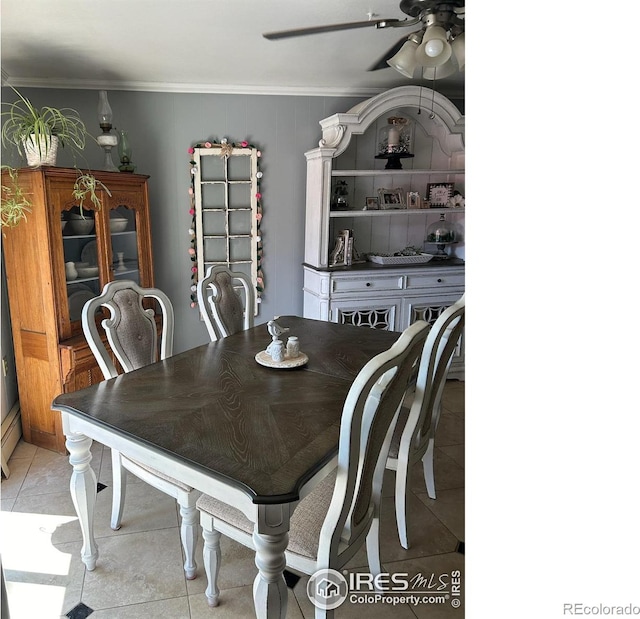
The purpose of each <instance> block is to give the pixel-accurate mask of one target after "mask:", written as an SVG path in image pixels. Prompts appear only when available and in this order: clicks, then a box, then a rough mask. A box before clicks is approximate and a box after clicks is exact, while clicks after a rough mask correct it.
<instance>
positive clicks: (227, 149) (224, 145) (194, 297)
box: [187, 138, 264, 307]
mask: <svg viewBox="0 0 640 619" xmlns="http://www.w3.org/2000/svg"><path fill="white" fill-rule="evenodd" d="M213 147H216V148H220V150H221V153H220V156H221V157H228V156H229V155H231V153H232V151H233V149H234V148H256V146H254V145H253V144H250V143H249V142H247V140H242V142H238V143H235V142H229V141H228V140H227V139H226V138H222V140H220V143H218V142H217V141H216V140H215V139H214V140H213V141H212V142H198V143H197V144H194V145H193V146H191V147H190V148H189V149H188V151H187V152H188V153H189V155H193V153H195V149H196V148H213ZM256 156H257V158H258V159H257V168H258V171H257V173H256V185H257V192H256V200H257V209H256V221H257V230H258V252H257V254H258V255H257V279H256V301H257V302H258V303H260V302H261V300H262V293H263V292H264V274H263V272H262V235H261V234H260V224H261V222H262V193H261V192H260V181H261V179H262V172H261V171H260V157H262V152H261V151H260V150H256ZM189 165H190V171H191V185H190V187H189V215H191V227H190V228H189V236H190V237H191V244H190V247H189V257H190V258H191V263H192V264H191V307H196V306H197V305H198V294H197V291H198V256H197V251H196V226H197V221H196V195H195V184H196V179H195V175H196V172H197V169H196V167H195V165H196V162H195V161H194V160H193V158H192V157H191V158H190V160H189Z"/></svg>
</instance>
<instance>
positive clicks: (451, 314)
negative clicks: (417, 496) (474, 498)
mask: <svg viewBox="0 0 640 619" xmlns="http://www.w3.org/2000/svg"><path fill="white" fill-rule="evenodd" d="M464 315H465V295H462V297H461V298H460V299H459V300H458V301H456V303H454V304H453V305H451V306H450V307H448V308H447V309H445V310H444V311H443V312H442V313H441V314H440V316H438V318H437V320H436V321H435V322H434V323H433V325H432V327H431V329H430V331H429V335H428V336H427V340H426V342H425V345H424V351H423V353H422V359H421V361H420V366H419V369H418V376H417V380H416V383H415V391H414V390H413V387H412V388H411V390H410V391H409V392H408V394H410V395H412V396H413V401H412V402H411V403H410V406H406V405H405V406H403V407H402V408H401V409H400V415H399V418H398V422H397V424H396V428H395V431H394V434H393V438H392V440H391V447H390V448H389V456H388V458H387V464H386V468H387V469H390V470H393V471H395V474H396V479H395V507H396V523H397V526H398V536H399V537H400V543H401V544H402V546H403V547H404V548H409V537H408V529H407V488H408V487H409V484H410V474H411V470H412V468H413V466H414V465H415V464H416V463H417V462H419V461H420V460H422V465H423V471H424V478H425V484H426V487H427V494H428V495H429V497H430V498H432V499H435V498H436V485H435V478H434V472H433V451H434V443H435V435H436V430H437V428H438V422H439V420H440V411H441V401H442V392H443V390H444V387H445V383H446V380H447V373H448V371H449V367H450V365H451V360H452V359H453V355H454V352H455V349H456V346H457V345H458V342H459V340H460V337H461V335H462V331H463V329H464Z"/></svg>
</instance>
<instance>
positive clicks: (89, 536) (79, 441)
mask: <svg viewBox="0 0 640 619" xmlns="http://www.w3.org/2000/svg"><path fill="white" fill-rule="evenodd" d="M91 443H92V441H91V439H90V438H88V437H87V436H85V435H84V434H68V435H67V441H66V443H65V444H66V447H67V449H68V450H69V463H70V464H71V465H72V466H73V473H72V474H71V483H70V484H69V487H70V490H71V499H72V500H73V505H74V507H75V508H76V513H77V514H78V519H79V521H80V529H81V530H82V540H83V543H82V550H81V551H80V556H81V558H82V562H83V563H84V564H85V565H86V566H87V569H88V570H89V571H92V570H94V569H95V567H96V561H97V559H98V545H97V544H96V540H95V539H94V537H93V513H94V510H95V506H96V494H97V480H96V475H95V473H94V472H93V469H92V468H91V458H92V456H91Z"/></svg>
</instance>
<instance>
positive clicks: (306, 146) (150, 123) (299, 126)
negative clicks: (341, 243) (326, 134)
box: [1, 88, 464, 406]
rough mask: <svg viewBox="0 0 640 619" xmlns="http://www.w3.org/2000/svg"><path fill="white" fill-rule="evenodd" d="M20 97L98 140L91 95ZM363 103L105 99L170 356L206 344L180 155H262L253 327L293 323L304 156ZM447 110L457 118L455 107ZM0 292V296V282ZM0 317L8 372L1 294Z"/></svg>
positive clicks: (43, 92) (64, 161)
mask: <svg viewBox="0 0 640 619" xmlns="http://www.w3.org/2000/svg"><path fill="white" fill-rule="evenodd" d="M19 90H20V91H21V92H22V93H23V94H24V95H25V96H27V97H28V98H29V99H31V101H32V102H33V103H34V105H36V106H42V105H49V106H52V107H72V108H74V109H76V110H77V111H78V112H79V114H80V116H81V117H82V119H83V120H84V121H85V123H86V125H87V128H88V129H89V131H90V132H92V133H93V134H94V135H97V134H98V133H100V129H99V127H98V121H97V105H98V92H97V91H96V90H65V89H33V88H20V89H19ZM364 98H365V97H312V96H309V97H307V96H269V95H215V94H185V93H160V92H158V93H154V92H125V91H109V103H110V105H111V108H112V109H113V117H114V118H113V122H114V126H115V127H117V128H119V129H124V130H126V131H127V132H128V134H129V137H130V142H131V146H132V151H133V153H132V159H133V162H134V163H135V165H136V172H139V173H141V174H148V175H149V176H150V180H149V191H150V197H151V228H152V239H153V257H154V270H155V278H156V285H157V286H158V287H159V288H161V289H162V290H164V291H165V292H166V293H167V294H168V295H169V298H170V299H171V301H172V303H173V305H174V308H175V313H176V334H175V344H174V351H175V352H176V353H178V352H181V351H183V350H187V349H189V348H193V347H195V346H198V345H200V344H203V343H205V342H207V341H208V335H207V331H206V328H205V327H204V324H203V323H202V322H201V320H200V319H199V314H198V310H197V309H192V308H191V307H190V303H191V298H190V294H191V292H190V286H191V277H190V267H191V261H190V259H189V255H188V253H187V252H188V248H189V246H190V244H189V242H190V237H189V235H188V229H189V227H190V225H191V216H190V215H189V213H188V210H189V196H188V193H187V191H188V188H189V183H190V174H189V164H188V162H189V156H188V153H187V149H188V148H189V147H190V146H191V145H193V144H194V143H195V142H201V141H205V140H207V139H211V138H217V139H221V138H222V137H227V138H228V139H229V140H230V141H242V140H244V139H246V140H248V141H249V142H251V143H252V144H255V145H256V146H258V147H259V148H260V149H261V151H262V159H261V163H260V169H261V170H262V172H263V173H264V177H263V179H262V181H261V184H260V189H261V192H262V194H263V199H262V204H263V211H264V218H263V220H262V224H261V232H262V237H263V246H264V258H263V263H262V264H263V270H264V276H265V292H264V295H263V302H262V304H261V307H260V314H259V315H258V317H257V320H256V323H257V324H261V323H263V322H266V321H267V320H269V319H270V318H272V317H273V316H274V315H286V314H297V315H301V314H302V268H301V264H302V260H303V255H304V252H303V244H304V209H305V187H306V161H305V158H304V153H305V151H307V150H310V149H311V148H315V147H316V146H317V145H318V140H319V139H320V126H319V124H318V122H319V121H320V120H321V119H323V118H326V117H327V116H330V115H331V114H334V113H336V112H346V111H347V110H349V108H351V107H352V106H353V105H355V104H356V103H358V102H360V101H362V100H363V99H364ZM14 99H15V94H14V93H13V92H12V91H11V90H10V89H9V88H2V100H3V101H12V100H14ZM456 103H458V104H459V106H460V108H461V111H462V112H463V113H464V109H463V107H462V105H463V102H456ZM2 155H3V158H2V162H3V163H6V164H12V165H16V166H20V165H23V163H22V162H21V161H20V160H17V159H16V158H15V155H14V154H13V153H11V152H4V151H3V153H2ZM84 156H85V159H81V160H78V161H76V162H74V160H73V159H72V157H71V155H70V154H69V153H68V152H66V151H64V149H63V150H62V151H60V152H59V156H58V165H60V166H72V165H74V163H75V164H77V165H78V166H79V167H90V168H94V169H99V168H100V166H101V163H102V159H103V155H102V151H101V149H100V147H99V146H98V145H97V144H88V145H87V148H86V149H85V152H84ZM114 161H117V154H116V155H115V156H114ZM21 225H24V224H21ZM26 225H28V222H27V224H26ZM2 285H3V287H4V278H3V282H2ZM3 292H4V291H3ZM1 310H2V315H1V320H2V336H3V337H2V340H3V342H2V349H3V353H4V354H7V353H9V354H8V357H9V364H10V366H11V365H12V361H13V359H12V357H13V355H12V354H11V352H12V351H11V343H10V339H11V338H10V334H9V328H8V314H9V312H8V308H7V305H6V295H5V294H3V295H2V308H1ZM7 348H8V349H9V350H8V351H7ZM10 374H14V372H11V371H10ZM6 397H7V400H8V404H9V406H11V404H12V403H13V402H14V401H15V399H16V398H17V393H15V380H9V381H8V383H7V394H6Z"/></svg>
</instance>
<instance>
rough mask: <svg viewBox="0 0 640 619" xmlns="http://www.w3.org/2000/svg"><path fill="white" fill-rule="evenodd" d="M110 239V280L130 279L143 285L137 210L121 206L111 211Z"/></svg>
mask: <svg viewBox="0 0 640 619" xmlns="http://www.w3.org/2000/svg"><path fill="white" fill-rule="evenodd" d="M109 238H110V241H111V260H112V264H111V277H110V279H114V280H118V279H129V280H132V281H134V282H135V283H136V284H138V285H141V280H140V265H139V262H138V260H139V256H140V248H139V242H138V231H137V227H136V211H135V208H130V207H129V206H127V205H125V204H119V205H117V206H115V208H112V209H110V212H109Z"/></svg>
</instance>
